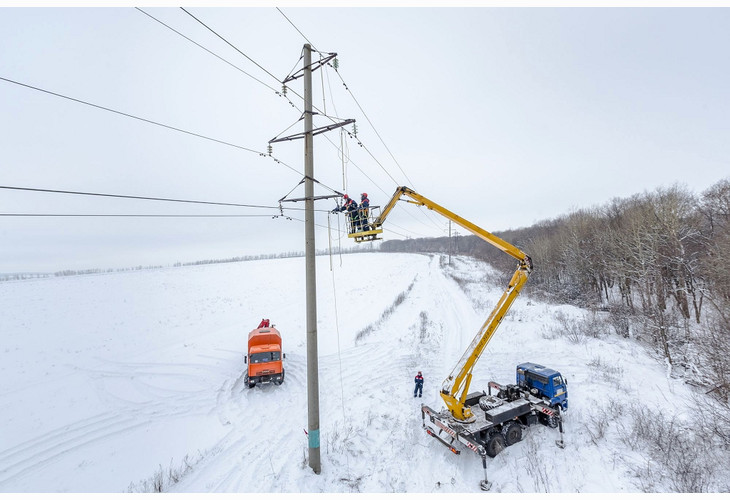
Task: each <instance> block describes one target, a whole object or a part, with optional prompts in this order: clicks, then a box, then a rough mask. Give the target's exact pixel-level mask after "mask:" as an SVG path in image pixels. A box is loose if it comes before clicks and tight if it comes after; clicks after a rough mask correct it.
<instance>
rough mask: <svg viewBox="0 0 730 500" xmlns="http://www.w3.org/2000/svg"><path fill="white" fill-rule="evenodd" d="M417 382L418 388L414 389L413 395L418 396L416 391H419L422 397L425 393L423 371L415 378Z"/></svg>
mask: <svg viewBox="0 0 730 500" xmlns="http://www.w3.org/2000/svg"><path fill="white" fill-rule="evenodd" d="M415 382H416V388H415V389H413V397H414V398H415V397H416V393H418V397H419V398H420V397H421V395H422V394H423V375H421V372H418V375H416V378H415Z"/></svg>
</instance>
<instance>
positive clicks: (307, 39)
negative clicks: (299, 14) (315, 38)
mask: <svg viewBox="0 0 730 500" xmlns="http://www.w3.org/2000/svg"><path fill="white" fill-rule="evenodd" d="M276 10H278V11H279V14H281V15H282V16H284V19H286V20H287V21H289V24H291V25H292V26H294V29H295V30H297V31H298V32H299V34H300V35H302V38H304V39H305V40H306V41H307V43H308V44H309V45H311V46H312V49H314V50H315V51H316V52H319V51H318V50H317V49H316V48H315V47H314V44H313V43H312V42H310V41H309V38H307V37H306V36H305V35H304V33H302V32H301V31H300V30H299V28H297V26H296V25H295V24H294V23H293V22H291V19H289V18H288V17H286V14H284V13H283V12H282V11H281V9H280V8H279V7H277V8H276Z"/></svg>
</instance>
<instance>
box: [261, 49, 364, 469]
mask: <svg viewBox="0 0 730 500" xmlns="http://www.w3.org/2000/svg"><path fill="white" fill-rule="evenodd" d="M319 54H320V55H323V57H322V58H321V59H319V60H318V61H317V62H316V63H314V65H312V46H311V45H309V44H306V45H304V67H303V68H302V69H301V70H300V71H297V72H296V73H294V74H292V75H290V76H288V77H286V78H285V79H284V81H283V82H282V83H283V84H284V85H285V86H286V84H287V83H289V82H291V81H293V80H296V79H298V78H302V77H303V80H304V132H302V133H297V134H294V135H290V136H287V137H275V138H273V139H271V140H270V141H269V144H272V143H275V142H283V141H293V140H297V139H302V138H303V139H304V179H303V182H304V198H286V197H284V198H282V199H280V200H279V203H281V202H284V201H289V202H298V201H304V265H305V268H306V271H305V275H306V298H307V409H308V412H307V425H308V427H309V430H308V431H307V435H308V436H309V466H310V467H311V468H312V470H313V471H314V473H315V474H319V473H320V472H321V471H322V467H321V465H320V457H319V359H318V354H317V272H316V268H315V255H316V253H315V248H316V247H315V245H314V202H315V200H323V199H328V198H338V197H340V196H342V193H339V192H337V191H335V193H336V194H334V195H328V196H314V183H315V182H316V181H315V180H314V136H315V135H318V134H322V133H324V132H329V131H330V130H334V129H336V128H340V127H344V126H345V125H349V124H351V123H355V120H354V119H348V120H344V121H341V122H339V123H333V124H330V125H325V126H322V127H318V128H316V129H315V128H313V123H312V122H313V120H312V114H313V113H312V71H313V70H316V69H319V68H321V67H322V66H324V65H325V64H327V63H328V62H329V61H331V60H332V59H334V58H335V57H337V54H336V53H334V52H329V53H326V54H322V53H321V52H319ZM284 88H286V87H284ZM269 154H271V152H269ZM300 184H301V183H300Z"/></svg>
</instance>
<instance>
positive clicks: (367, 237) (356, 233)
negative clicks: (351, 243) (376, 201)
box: [345, 205, 383, 243]
mask: <svg viewBox="0 0 730 500" xmlns="http://www.w3.org/2000/svg"><path fill="white" fill-rule="evenodd" d="M355 214H356V215H355V217H351V214H350V213H347V217H346V218H345V220H346V221H347V236H348V238H354V239H355V242H356V243H362V242H364V241H374V240H380V239H382V238H379V237H378V235H379V234H381V233H382V232H383V228H382V227H381V225H380V224H379V223H377V220H378V219H379V218H380V207H379V206H377V205H376V206H373V207H370V208H366V209H358V210H357V212H355Z"/></svg>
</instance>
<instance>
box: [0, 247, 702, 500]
mask: <svg viewBox="0 0 730 500" xmlns="http://www.w3.org/2000/svg"><path fill="white" fill-rule="evenodd" d="M333 260H334V265H333V270H332V271H330V267H329V258H328V257H318V259H317V265H318V269H317V279H318V282H317V296H318V306H317V307H318V309H317V311H318V319H319V323H318V324H319V326H318V334H319V354H320V364H319V368H320V369H319V376H320V379H319V380H320V422H321V455H322V473H321V474H320V475H315V474H313V473H312V472H311V470H310V469H309V468H308V466H307V462H306V450H307V437H306V435H305V432H304V431H305V429H306V428H307V394H306V387H307V386H306V332H305V326H304V325H305V305H304V297H305V293H304V292H305V287H304V260H303V259H302V258H293V259H282V260H269V261H249V262H239V263H232V264H218V265H208V266H198V267H184V268H172V269H156V270H147V271H139V272H127V273H115V274H104V275H90V276H74V277H63V278H52V279H39V280H29V281H18V282H6V283H0V306H1V307H2V311H3V318H2V323H0V329H1V330H2V332H1V333H2V339H3V342H2V349H1V350H0V428H1V429H2V433H0V492H100V491H101V492H121V491H127V490H131V491H139V490H144V489H148V490H152V489H154V483H155V482H157V483H159V484H161V485H162V486H163V489H165V490H166V491H173V492H351V491H361V492H373V493H374V492H411V493H416V492H442V493H451V492H477V491H479V486H478V482H479V480H480V479H482V477H483V472H482V467H481V460H480V459H479V457H478V456H477V455H475V454H473V453H471V452H469V451H468V450H464V451H463V452H462V454H461V455H460V456H456V455H453V454H451V453H450V452H449V451H448V450H447V449H446V448H445V447H443V445H441V444H439V443H438V442H437V441H436V440H434V439H431V438H430V437H429V436H427V435H426V434H425V433H424V432H423V430H422V429H421V412H420V404H421V403H425V404H428V405H430V406H432V407H434V408H440V407H441V406H442V401H441V398H440V397H439V389H440V386H441V382H442V380H443V379H444V378H445V377H446V375H448V373H449V372H450V370H451V368H452V367H453V364H454V363H456V361H457V360H458V358H459V357H460V356H461V354H462V352H463V350H464V348H465V347H466V345H468V343H469V342H470V341H471V339H472V337H473V336H474V334H475V333H476V332H477V330H478V328H479V326H480V325H481V324H482V322H483V321H484V320H485V319H486V317H487V315H488V313H489V310H490V309H491V306H492V305H493V304H494V303H495V302H496V300H497V299H498V297H499V295H500V294H501V293H502V287H503V284H494V278H493V277H490V276H489V275H490V274H491V271H490V269H489V267H488V266H486V265H485V264H483V263H478V262H475V261H473V260H469V259H462V258H459V259H455V265H454V267H452V268H447V267H445V266H444V259H443V257H441V258H440V257H439V256H425V255H411V254H352V255H346V256H343V257H342V259H341V261H340V258H339V257H335V258H334V259H333ZM527 286H528V287H529V283H528V285H527ZM557 311H560V312H562V313H563V314H566V315H568V316H579V315H580V314H581V311H580V310H578V309H576V308H572V307H567V306H554V305H547V304H543V303H538V302H535V301H534V300H530V299H528V298H527V296H526V294H525V296H523V297H520V298H518V300H517V301H516V303H515V305H514V307H513V309H512V312H511V313H510V314H509V315H508V317H507V318H505V320H504V322H503V324H502V326H501V327H500V329H499V330H498V332H497V334H496V335H495V337H494V339H493V340H492V342H491V343H490V345H489V346H488V347H487V349H486V351H485V353H484V355H483V357H482V359H481V361H480V363H479V364H478V365H477V367H476V369H475V370H474V378H473V382H472V391H473V390H479V389H483V388H486V383H487V382H488V381H489V380H495V381H497V382H500V383H512V382H513V381H514V369H515V366H516V365H517V364H518V363H520V362H524V361H534V362H539V363H542V364H545V365H547V366H550V367H552V368H555V369H557V370H559V371H561V372H562V374H563V375H564V376H565V377H567V379H568V381H569V386H568V389H569V401H570V411H569V412H568V413H567V414H566V420H565V432H566V434H565V442H566V445H567V446H566V448H565V449H564V450H560V449H558V448H557V447H556V446H555V445H554V441H555V439H556V438H557V437H558V436H557V431H555V430H553V429H548V428H546V427H541V426H535V427H532V428H530V429H529V430H527V431H526V432H525V439H524V440H523V441H522V442H520V443H517V444H516V445H514V446H512V447H510V448H508V449H506V450H505V451H504V452H502V453H501V454H500V455H499V456H497V457H496V458H495V459H493V460H490V461H489V463H488V471H489V479H490V480H491V481H492V482H493V491H497V492H532V491H537V492H540V491H550V492H576V491H580V492H627V491H641V488H644V489H646V485H637V484H636V481H635V478H633V477H632V474H631V470H632V465H633V464H643V463H645V462H646V460H647V456H646V454H643V452H642V450H641V449H639V448H637V447H634V448H635V449H632V447H631V446H628V445H627V444H626V436H627V435H628V433H629V430H628V429H629V427H630V425H631V424H630V420H629V411H628V410H627V408H628V407H629V406H630V405H631V404H632V403H641V404H646V405H649V406H650V407H651V408H652V409H653V410H655V411H656V410H660V411H661V410H662V409H664V410H666V411H667V412H672V414H674V413H675V412H676V409H677V408H678V407H680V408H681V405H678V403H677V402H678V401H689V400H690V397H691V393H690V391H689V389H688V387H687V386H685V385H683V384H682V383H681V382H680V381H677V380H673V379H668V378H667V377H666V376H665V371H664V370H663V368H662V367H661V365H660V364H658V363H657V362H656V361H655V360H653V359H652V358H651V357H650V356H649V355H648V354H646V353H645V352H644V350H643V349H642V348H641V347H639V346H637V345H636V344H634V343H632V342H631V341H628V340H623V339H621V340H619V339H617V338H615V337H605V338H586V339H582V340H581V341H580V342H570V341H568V340H566V339H565V338H562V337H560V336H558V335H555V334H554V333H551V332H554V331H555V325H556V316H555V313H556V312H557ZM262 317H267V318H270V319H271V320H272V322H273V323H274V324H275V325H276V326H277V328H278V329H279V330H280V331H281V332H282V336H283V341H284V352H285V353H286V355H287V357H286V362H285V367H286V380H285V382H284V384H283V385H281V386H279V387H276V386H273V385H269V386H261V387H256V388H254V389H248V388H247V387H246V385H245V384H243V373H244V370H245V365H244V363H243V355H244V353H245V346H246V338H247V333H248V331H249V330H251V329H252V328H254V327H255V326H256V325H257V324H258V322H259V320H260V319H261V318H262ZM417 370H421V371H423V373H424V376H425V378H426V383H425V386H424V395H423V398H421V399H418V398H417V399H414V398H413V396H412V390H413V376H414V375H415V373H416V371H417ZM654 490H655V491H667V486H666V485H665V484H664V483H661V482H660V483H658V484H656V485H654Z"/></svg>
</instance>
